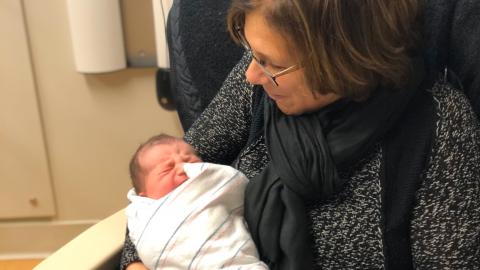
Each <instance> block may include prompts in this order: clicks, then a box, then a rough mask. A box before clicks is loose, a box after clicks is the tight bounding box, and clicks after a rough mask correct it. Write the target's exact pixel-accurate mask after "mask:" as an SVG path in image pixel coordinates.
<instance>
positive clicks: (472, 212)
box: [411, 88, 480, 269]
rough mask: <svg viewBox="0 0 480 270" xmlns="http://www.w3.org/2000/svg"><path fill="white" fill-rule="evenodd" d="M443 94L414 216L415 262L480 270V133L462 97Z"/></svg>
mask: <svg viewBox="0 0 480 270" xmlns="http://www.w3.org/2000/svg"><path fill="white" fill-rule="evenodd" d="M441 91H442V92H443V93H440V94H439V93H437V96H436V100H437V101H438V113H439V119H440V120H439V123H438V125H437V138H436V140H435V141H434V146H433V150H432V157H431V160H430V163H429V167H428V168H427V171H426V173H425V180H424V182H423V183H422V186H421V187H420V189H419V190H418V193H417V205H416V207H415V209H414V213H413V220H412V230H411V240H412V256H413V261H414V264H415V266H416V268H417V269H480V127H479V123H478V120H477V119H476V117H475V115H474V113H473V112H472V110H471V107H470V105H469V103H468V100H467V99H466V98H465V97H464V96H463V95H462V94H460V93H459V92H458V91H454V90H452V89H448V88H443V89H441Z"/></svg>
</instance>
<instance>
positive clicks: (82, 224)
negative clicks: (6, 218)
mask: <svg viewBox="0 0 480 270" xmlns="http://www.w3.org/2000/svg"><path fill="white" fill-rule="evenodd" d="M98 221H99V220H71V221H46V222H40V221H32V222H7V223H5V222H0V239H2V241H0V259H7V258H12V259H21V258H27V257H28V258H37V257H40V258H45V257H46V256H48V255H49V254H51V253H53V252H54V251H55V250H57V249H59V248H60V247H62V246H63V245H65V244H66V243H67V242H68V241H70V240H71V239H73V238H75V237H76V236H77V235H79V234H80V233H81V232H83V231H85V230H86V229H88V228H89V227H90V226H92V225H94V224H96V223H97V222H98ZM31 256H35V257H31Z"/></svg>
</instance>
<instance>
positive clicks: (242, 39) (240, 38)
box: [235, 27, 278, 86]
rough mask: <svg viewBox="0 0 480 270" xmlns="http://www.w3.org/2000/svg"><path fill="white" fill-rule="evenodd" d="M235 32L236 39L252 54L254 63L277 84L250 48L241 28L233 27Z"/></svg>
mask: <svg viewBox="0 0 480 270" xmlns="http://www.w3.org/2000/svg"><path fill="white" fill-rule="evenodd" d="M235 33H236V35H237V39H238V41H240V43H241V44H242V46H243V47H244V48H245V50H247V52H248V53H249V54H250V55H251V56H252V58H253V59H254V60H255V62H256V64H257V65H258V66H259V67H260V69H261V70H262V71H263V73H264V74H265V76H267V77H268V78H269V79H270V81H271V82H272V83H273V84H274V85H275V86H278V83H277V81H276V80H275V77H274V76H273V75H272V73H271V72H270V71H268V70H267V68H266V67H265V66H264V65H263V64H262V62H261V61H260V60H259V59H258V58H257V57H256V56H255V54H254V53H253V51H252V49H251V48H250V45H249V44H248V42H247V39H246V38H245V36H244V35H243V29H242V28H240V27H236V28H235Z"/></svg>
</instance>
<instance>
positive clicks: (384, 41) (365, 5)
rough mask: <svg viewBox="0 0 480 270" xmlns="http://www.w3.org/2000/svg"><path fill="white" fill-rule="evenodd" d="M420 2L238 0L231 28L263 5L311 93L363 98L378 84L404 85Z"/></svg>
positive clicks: (231, 15)
mask: <svg viewBox="0 0 480 270" xmlns="http://www.w3.org/2000/svg"><path fill="white" fill-rule="evenodd" d="M420 1H421V0H389V1H385V0H308V1H306V0H304V1H302V0H233V2H232V4H231V6H230V9H229V12H228V19H227V20H228V21H227V25H228V30H229V32H230V34H231V36H232V37H233V39H234V40H235V41H236V42H239V40H237V38H236V35H235V27H243V25H244V22H245V16H246V15H247V14H248V13H249V12H251V11H253V10H255V9H260V10H261V11H262V13H263V14H264V16H265V19H266V21H267V22H269V23H271V25H272V27H273V28H274V29H277V30H278V31H279V35H282V36H283V37H284V38H285V40H286V41H287V42H288V43H289V44H292V48H295V49H296V51H295V52H296V56H297V58H298V61H299V62H301V63H302V66H303V68H304V71H305V72H304V74H305V79H306V82H307V84H308V85H309V86H310V88H311V89H312V91H317V92H319V93H323V94H326V93H330V92H334V93H337V94H340V95H343V96H348V97H351V98H353V99H357V100H360V99H364V98H366V97H367V96H368V94H369V93H370V92H371V91H372V90H374V89H375V88H377V86H378V85H382V86H390V87H393V88H401V87H402V86H404V84H405V83H406V81H407V78H408V77H409V74H410V72H411V54H412V51H413V50H415V49H417V47H418V40H419V39H418V37H419V33H420V31H419V29H420V27H419V26H418V24H419V21H418V18H420V16H419V11H420Z"/></svg>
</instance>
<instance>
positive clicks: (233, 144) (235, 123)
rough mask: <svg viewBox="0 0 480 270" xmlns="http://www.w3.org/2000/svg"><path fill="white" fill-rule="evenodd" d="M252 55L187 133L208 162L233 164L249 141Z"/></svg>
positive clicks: (230, 77) (242, 63) (234, 72)
mask: <svg viewBox="0 0 480 270" xmlns="http://www.w3.org/2000/svg"><path fill="white" fill-rule="evenodd" d="M249 63H250V56H249V55H244V56H243V58H242V59H241V60H240V61H239V63H238V64H237V65H236V66H235V67H234V68H233V69H232V71H231V72H230V74H229V75H228V77H227V79H226V80H225V82H224V83H223V85H222V87H221V89H220V90H219V92H218V94H217V95H216V96H215V98H214V99H213V100H212V102H211V103H210V104H209V105H208V107H207V108H206V109H205V111H204V112H203V113H202V115H201V116H200V117H199V118H198V119H197V120H196V121H195V123H194V124H193V125H192V127H191V128H190V129H189V130H188V131H187V133H186V134H185V140H186V141H187V142H188V143H190V144H191V145H192V146H193V148H194V149H195V150H196V151H197V152H198V153H199V155H200V156H201V157H202V159H203V160H204V161H206V162H212V163H220V164H228V165H229V164H230V163H232V162H233V160H234V159H235V158H236V157H237V155H238V153H239V152H240V150H241V149H242V148H243V146H244V145H245V143H246V142H247V139H248V131H249V126H250V121H251V103H252V100H251V99H252V88H253V86H252V85H250V84H249V83H247V81H246V79H245V70H246V68H247V66H248V64H249Z"/></svg>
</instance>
